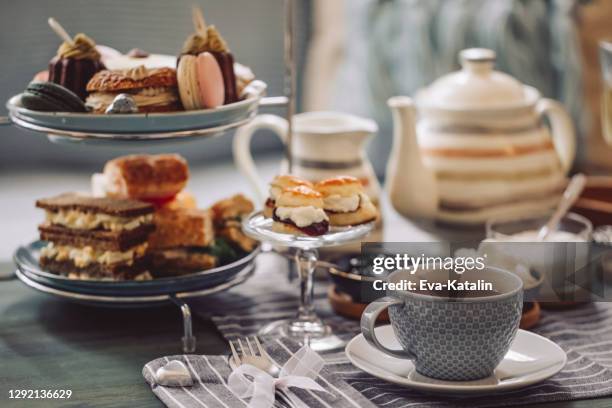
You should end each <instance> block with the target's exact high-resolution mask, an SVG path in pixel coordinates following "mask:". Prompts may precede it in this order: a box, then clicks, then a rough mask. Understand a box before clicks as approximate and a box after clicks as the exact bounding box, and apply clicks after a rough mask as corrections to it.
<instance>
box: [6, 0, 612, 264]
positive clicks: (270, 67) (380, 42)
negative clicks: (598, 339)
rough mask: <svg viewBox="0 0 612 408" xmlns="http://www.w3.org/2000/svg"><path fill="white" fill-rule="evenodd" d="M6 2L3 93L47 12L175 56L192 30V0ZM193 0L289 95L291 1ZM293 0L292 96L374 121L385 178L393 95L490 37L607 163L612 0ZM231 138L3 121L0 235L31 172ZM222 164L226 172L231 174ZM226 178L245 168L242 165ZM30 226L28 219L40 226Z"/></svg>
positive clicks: (212, 154) (27, 71) (217, 147)
mask: <svg viewBox="0 0 612 408" xmlns="http://www.w3.org/2000/svg"><path fill="white" fill-rule="evenodd" d="M1 1H2V13H1V14H0V30H1V31H2V34H1V35H0V52H1V55H2V57H3V58H2V61H3V64H2V75H0V99H2V100H6V99H8V98H9V97H10V96H12V95H14V94H17V93H19V92H20V91H22V90H23V89H24V87H25V86H26V85H27V83H28V82H29V81H30V80H31V79H32V77H33V76H34V74H35V73H37V72H38V71H41V70H44V69H45V68H46V66H47V63H48V61H49V59H51V58H52V57H53V56H54V55H55V52H56V49H57V47H58V46H59V44H60V41H59V39H58V38H57V36H56V35H55V34H54V33H53V32H52V31H51V30H50V29H49V27H48V25H47V23H46V21H47V18H48V17H49V16H53V17H55V18H56V19H58V20H59V21H60V22H61V23H62V24H63V25H64V27H66V29H67V30H68V31H69V32H70V33H72V34H75V33H78V32H84V33H87V34H88V35H89V36H90V37H92V38H93V39H95V41H96V42H97V43H98V44H104V45H108V46H111V47H113V48H116V49H118V50H120V51H123V52H127V51H128V50H130V49H132V48H141V49H143V50H146V51H149V52H155V53H165V54H173V55H175V54H177V53H178V51H179V50H180V48H181V46H182V44H183V41H184V40H185V38H186V37H187V35H188V34H189V33H191V32H192V23H191V5H192V4H193V3H194V1H192V0H177V1H167V0H146V1H145V0H105V1H98V2H92V1H87V0H46V1H36V0H20V1H8V0H1ZM195 3H197V4H199V5H201V7H202V9H203V11H204V14H205V17H206V19H207V22H208V23H210V24H215V25H216V26H218V28H219V29H220V31H221V33H222V34H223V35H224V36H225V37H226V39H227V41H228V43H229V46H230V48H231V49H232V51H233V53H234V55H236V56H237V59H238V60H239V61H240V62H241V63H243V64H246V65H248V66H250V67H251V68H252V69H253V71H254V72H255V73H256V75H257V77H258V78H260V79H262V80H263V81H265V82H267V83H268V85H269V95H272V96H274V95H280V94H282V90H283V73H284V67H283V24H284V23H283V18H284V10H283V4H284V2H283V0H198V1H195ZM296 4H297V6H298V9H297V11H296V13H297V17H296V20H297V23H298V26H297V33H296V38H297V56H298V83H299V95H298V97H299V103H298V108H299V110H300V111H307V110H329V109H333V110H339V111H346V112H351V113H355V114H358V115H361V116H365V117H370V118H372V119H374V120H376V121H377V122H378V124H379V127H380V132H379V134H378V136H377V137H376V138H375V139H374V141H373V142H372V143H371V145H370V146H369V154H370V159H371V160H372V162H373V164H374V167H375V169H376V171H377V174H378V175H379V177H381V178H383V177H384V167H385V164H386V161H387V158H388V153H389V149H390V145H391V117H390V112H389V111H388V109H387V107H386V103H385V102H386V100H387V98H388V97H390V96H393V95H397V94H406V95H412V94H413V93H414V92H415V91H416V90H417V89H419V88H421V87H423V86H425V85H427V84H429V83H431V82H432V81H433V80H434V79H436V78H437V77H439V76H441V75H443V74H445V73H447V72H450V71H452V70H455V69H458V67H459V65H458V61H457V53H458V52H459V51H460V50H462V49H464V48H466V47H474V46H478V47H488V48H492V49H494V50H495V51H496V52H497V55H498V63H497V68H498V69H500V70H502V71H505V72H508V73H509V74H511V75H513V76H515V77H516V78H518V79H519V80H520V81H522V82H524V83H527V84H529V85H532V86H535V87H536V88H538V89H539V90H540V91H541V92H542V93H543V94H544V95H545V96H547V97H551V98H554V99H557V100H560V101H561V102H563V103H564V104H565V106H566V107H567V109H568V110H569V111H570V112H571V114H572V116H573V118H574V122H575V124H576V126H577V129H578V131H579V159H578V164H577V166H578V167H580V168H588V169H590V170H591V171H592V172H607V171H609V170H610V169H612V150H611V149H610V148H609V147H608V146H607V145H606V144H605V143H604V142H603V139H602V136H601V130H600V129H601V126H600V122H601V118H600V98H601V93H602V90H603V86H602V80H601V73H600V68H599V67H600V65H599V60H598V45H597V44H598V41H599V40H602V39H612V24H610V21H611V19H612V1H609V0H590V1H589V0H541V1H532V0H297V1H296ZM2 111H3V112H5V109H4V108H3V109H2ZM266 112H272V113H278V114H281V115H282V114H284V113H283V111H282V110H277V111H275V110H266ZM231 140H232V139H231V137H227V136H226V137H222V138H218V139H215V140H206V141H198V142H188V143H181V144H174V145H171V146H165V147H154V148H153V147H151V148H147V147H142V146H140V147H138V148H137V149H133V148H121V149H117V148H107V147H96V148H88V147H80V146H76V145H75V146H60V145H55V144H52V143H49V142H48V140H47V139H46V138H44V137H42V136H41V135H38V134H32V133H28V132H25V131H22V130H18V129H16V128H11V127H2V128H0V202H4V206H10V207H11V211H9V213H11V216H9V217H7V212H6V211H0V213H1V214H3V215H2V219H1V221H2V225H3V226H4V227H5V228H4V231H2V232H0V234H2V236H3V237H4V238H6V239H12V238H10V237H9V235H14V234H20V230H21V229H22V228H21V227H19V225H18V224H17V221H15V219H16V218H15V217H17V218H19V217H21V216H23V215H26V214H27V215H28V216H29V215H30V212H28V211H29V209H28V210H25V209H23V208H20V207H22V206H24V205H26V204H24V203H25V202H28V203H32V202H33V200H34V199H35V198H37V196H33V197H15V195H20V194H36V193H32V192H30V191H31V190H28V193H25V192H24V193H21V192H20V191H21V190H20V189H19V188H22V187H21V185H22V184H24V183H33V182H34V181H36V182H38V183H41V184H44V185H48V186H49V187H50V188H49V190H50V191H51V190H53V191H55V192H59V191H63V190H66V189H68V188H69V186H70V183H68V182H67V181H66V179H63V178H61V177H58V178H53V177H51V174H53V172H61V173H62V174H64V175H65V174H70V175H71V176H74V177H79V179H81V178H82V179H83V180H84V182H82V183H81V184H79V186H82V185H86V184H87V182H88V174H89V173H91V172H92V171H95V170H99V169H101V167H102V166H103V164H104V162H105V161H106V160H108V159H111V158H113V157H115V156H118V155H122V154H127V153H135V152H147V153H152V152H161V151H164V152H179V153H181V154H183V155H185V156H186V157H187V158H188V159H189V161H190V163H191V165H192V167H198V166H200V165H202V166H204V165H206V166H209V165H215V164H217V165H219V164H222V165H228V166H229V165H231ZM254 145H255V148H256V149H257V150H259V151H263V152H268V153H269V154H270V155H273V156H275V157H279V156H280V154H281V152H282V147H281V145H280V143H279V142H278V141H277V139H276V138H275V137H273V136H270V135H267V136H266V135H261V136H258V137H257V138H256V139H255V142H254ZM224 168H225V167H224ZM215 174H217V173H215ZM219 174H220V175H219ZM219 174H217V175H218V176H219V177H221V179H223V177H230V176H229V175H226V176H225V175H224V173H219ZM232 177H236V178H237V180H240V178H239V175H238V174H232ZM62 186H64V187H62ZM51 187H53V188H51ZM241 188H242V185H241ZM244 188H245V189H247V188H248V187H247V184H246V182H245V183H244ZM22 200H23V201H22ZM27 206H29V207H32V204H27ZM29 207H28V208H29ZM13 215H14V216H15V217H14V216H13ZM9 225H10V226H11V227H10V228H8V227H7V226H9ZM33 225H34V224H33V223H32V224H31V225H27V226H25V227H24V228H27V229H32V230H33ZM32 232H33V233H35V231H32ZM33 233H32V234H30V235H33ZM4 252H6V251H4ZM4 252H2V253H4Z"/></svg>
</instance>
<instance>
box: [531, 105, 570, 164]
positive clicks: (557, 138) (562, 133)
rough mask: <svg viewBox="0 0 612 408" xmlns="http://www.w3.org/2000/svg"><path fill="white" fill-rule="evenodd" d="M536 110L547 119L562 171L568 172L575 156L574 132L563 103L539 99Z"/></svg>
mask: <svg viewBox="0 0 612 408" xmlns="http://www.w3.org/2000/svg"><path fill="white" fill-rule="evenodd" d="M536 111H537V112H538V115H540V117H541V118H544V117H547V118H548V119H549V121H550V127H551V133H552V137H553V142H554V144H555V150H556V151H557V154H558V155H559V159H560V161H561V166H562V168H563V171H564V172H565V173H566V174H567V173H569V171H570V169H571V168H572V164H573V163H574V159H575V158H576V132H575V130H574V125H573V124H572V119H571V117H570V115H569V114H568V113H567V111H566V110H565V108H564V107H563V105H561V104H560V103H559V102H557V101H554V100H552V99H541V100H540V101H539V102H538V104H537V106H536Z"/></svg>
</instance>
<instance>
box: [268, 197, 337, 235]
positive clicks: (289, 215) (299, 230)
mask: <svg viewBox="0 0 612 408" xmlns="http://www.w3.org/2000/svg"><path fill="white" fill-rule="evenodd" d="M272 217H273V219H274V223H273V225H272V228H273V229H274V231H276V232H282V233H286V234H295V235H310V236H318V235H323V234H325V233H327V231H328V230H329V218H328V217H327V214H325V211H324V210H323V196H322V195H321V194H320V193H319V192H317V191H315V190H313V189H312V188H310V187H307V186H298V187H292V188H288V189H284V190H283V191H282V193H281V194H280V195H279V196H278V198H277V199H276V205H275V207H274V213H273V216H272Z"/></svg>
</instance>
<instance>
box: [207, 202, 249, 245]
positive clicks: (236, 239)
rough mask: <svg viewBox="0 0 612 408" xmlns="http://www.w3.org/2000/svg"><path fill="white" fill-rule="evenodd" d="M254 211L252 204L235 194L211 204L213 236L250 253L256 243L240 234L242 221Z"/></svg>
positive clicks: (242, 233)
mask: <svg viewBox="0 0 612 408" xmlns="http://www.w3.org/2000/svg"><path fill="white" fill-rule="evenodd" d="M254 209H255V207H254V206H253V202H252V201H251V200H249V199H248V198H246V197H245V196H243V195H242V194H236V195H235V196H233V197H230V198H227V199H225V200H221V201H218V202H217V203H215V204H213V206H212V207H211V211H212V214H213V222H214V226H215V236H216V237H222V238H225V239H226V240H227V241H229V242H230V243H232V244H234V245H235V246H237V247H238V248H240V249H241V250H243V251H245V252H251V251H252V250H253V249H255V247H256V246H257V241H255V240H253V239H251V238H249V237H247V236H246V235H245V234H244V232H242V220H243V218H244V217H246V216H248V215H249V214H250V213H252V212H253V210H254Z"/></svg>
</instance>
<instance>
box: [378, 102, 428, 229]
mask: <svg viewBox="0 0 612 408" xmlns="http://www.w3.org/2000/svg"><path fill="white" fill-rule="evenodd" d="M387 104H388V106H389V107H390V108H391V111H392V113H393V148H392V149H391V157H390V158H389V162H388V164H387V183H386V188H387V191H388V193H389V197H390V199H391V204H392V205H393V207H394V208H395V209H396V210H397V211H398V212H399V213H400V214H402V215H404V216H406V217H410V218H434V217H435V215H436V213H437V211H438V185H437V180H436V175H435V173H434V172H433V170H432V169H430V168H429V167H427V166H426V165H425V163H424V162H423V158H422V156H421V151H420V149H419V144H418V140H417V132H416V121H417V111H416V107H415V104H414V102H413V101H412V99H411V98H409V97H406V96H396V97H393V98H391V99H389V100H388V102H387Z"/></svg>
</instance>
